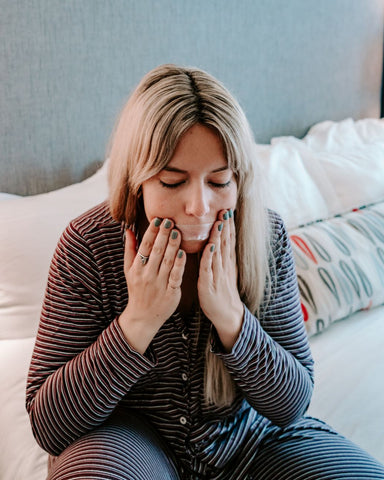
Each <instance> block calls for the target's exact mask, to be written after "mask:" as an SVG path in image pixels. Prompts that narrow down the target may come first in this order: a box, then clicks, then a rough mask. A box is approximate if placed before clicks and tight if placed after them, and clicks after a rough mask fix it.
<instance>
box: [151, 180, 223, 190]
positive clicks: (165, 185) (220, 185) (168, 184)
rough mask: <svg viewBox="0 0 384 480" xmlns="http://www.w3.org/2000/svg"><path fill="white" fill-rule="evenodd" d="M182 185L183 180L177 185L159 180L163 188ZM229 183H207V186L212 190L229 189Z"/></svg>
mask: <svg viewBox="0 0 384 480" xmlns="http://www.w3.org/2000/svg"><path fill="white" fill-rule="evenodd" d="M184 183H185V180H183V181H182V182H177V183H166V182H163V181H162V180H160V184H161V186H162V187H164V188H177V187H180V186H181V185H183V184H184ZM230 183H231V180H229V181H228V182H226V183H216V182H209V184H210V185H211V186H212V187H214V188H225V187H229V185H230Z"/></svg>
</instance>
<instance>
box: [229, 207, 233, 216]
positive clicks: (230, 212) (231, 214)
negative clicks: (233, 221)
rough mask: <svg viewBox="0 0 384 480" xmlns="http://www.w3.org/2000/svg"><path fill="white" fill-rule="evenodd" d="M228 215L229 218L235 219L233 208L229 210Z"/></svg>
mask: <svg viewBox="0 0 384 480" xmlns="http://www.w3.org/2000/svg"><path fill="white" fill-rule="evenodd" d="M228 215H229V218H232V217H233V210H232V208H230V209H229V210H228Z"/></svg>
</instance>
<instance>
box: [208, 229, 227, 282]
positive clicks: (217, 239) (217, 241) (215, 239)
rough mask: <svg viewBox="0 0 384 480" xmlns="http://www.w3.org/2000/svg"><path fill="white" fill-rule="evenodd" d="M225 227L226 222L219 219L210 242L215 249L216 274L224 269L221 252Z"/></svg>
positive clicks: (213, 270) (213, 269) (213, 268)
mask: <svg viewBox="0 0 384 480" xmlns="http://www.w3.org/2000/svg"><path fill="white" fill-rule="evenodd" d="M223 229H224V222H223V221H221V220H218V221H217V222H215V224H214V225H213V228H212V231H211V236H210V239H209V243H213V244H214V246H215V247H214V250H213V252H211V253H212V272H213V274H214V275H219V274H220V271H221V269H222V266H223V264H222V257H221V255H222V253H221V234H222V232H223Z"/></svg>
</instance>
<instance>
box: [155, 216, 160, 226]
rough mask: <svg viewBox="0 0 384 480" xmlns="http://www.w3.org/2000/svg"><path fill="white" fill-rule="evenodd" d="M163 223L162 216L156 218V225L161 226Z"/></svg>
mask: <svg viewBox="0 0 384 480" xmlns="http://www.w3.org/2000/svg"><path fill="white" fill-rule="evenodd" d="M160 225H161V218H155V227H160Z"/></svg>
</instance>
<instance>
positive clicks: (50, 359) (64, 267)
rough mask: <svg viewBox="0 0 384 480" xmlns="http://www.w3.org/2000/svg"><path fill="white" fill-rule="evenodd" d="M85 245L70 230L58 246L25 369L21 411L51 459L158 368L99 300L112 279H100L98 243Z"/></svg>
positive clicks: (74, 230)
mask: <svg viewBox="0 0 384 480" xmlns="http://www.w3.org/2000/svg"><path fill="white" fill-rule="evenodd" d="M89 245H92V242H91V241H90V240H89V239H88V243H86V242H85V240H84V239H83V238H82V236H81V235H80V233H79V232H78V230H77V228H76V227H75V226H74V224H73V223H72V224H71V225H70V226H69V227H68V228H67V230H66V231H65V232H64V234H63V236H62V238H61V240H60V242H59V245H58V247H57V249H56V252H55V254H54V258H53V260H52V264H51V268H50V272H49V278H48V285H47V289H46V294H45V299H44V303H43V309H42V314H41V320H40V325H39V330H38V334H37V339H36V344H35V348H34V352H33V356H32V361H31V365H30V370H29V376H28V384H27V399H26V406H27V410H28V413H29V415H30V420H31V424H32V429H33V432H34V435H35V437H36V440H37V441H38V443H39V444H40V446H41V447H42V448H44V449H45V450H46V451H48V452H49V453H51V454H54V455H57V454H59V453H60V452H61V451H62V450H63V449H64V448H65V447H66V446H67V445H69V444H70V443H72V442H73V441H74V440H75V439H76V438H78V437H79V436H81V435H82V434H84V433H86V432H87V431H88V430H90V429H91V428H94V427H95V426H97V425H99V424H101V423H102V422H103V421H104V420H106V418H107V417H108V416H109V415H110V414H111V413H112V411H113V410H114V409H115V407H116V406H117V404H118V403H119V402H120V401H121V399H122V398H123V397H124V396H125V395H126V394H127V392H129V391H130V389H131V388H132V386H134V385H135V384H136V382H137V381H138V380H139V379H140V378H142V377H143V376H144V375H145V374H146V373H147V372H148V371H150V370H151V369H152V368H153V366H154V365H155V364H156V360H155V359H154V358H150V356H149V357H148V356H142V355H140V354H139V353H137V352H135V351H134V350H132V349H131V348H130V346H129V345H128V343H127V342H126V341H125V338H124V336H123V334H122V332H121V330H120V328H119V326H118V323H117V320H116V318H115V313H114V312H113V311H112V309H110V310H109V311H105V308H106V307H105V306H106V305H108V304H109V303H110V302H108V301H106V299H104V302H103V301H102V300H103V292H102V288H101V287H100V285H102V283H103V282H105V281H110V282H113V278H112V277H113V275H111V276H110V278H104V277H103V278H102V277H100V269H98V266H97V264H96V260H95V259H97V257H98V254H97V251H98V249H97V244H94V245H93V247H92V248H91V247H90V246H89ZM118 247H119V246H118V245H116V248H118ZM113 248H114V247H113V245H112V246H111V249H112V250H113ZM91 250H93V251H91ZM95 252H96V253H95ZM108 255H110V252H100V255H99V257H100V259H101V260H100V261H104V262H109V263H110V260H109V258H108ZM121 257H122V256H121ZM105 270H107V271H111V272H113V268H109V269H105ZM120 283H121V282H120Z"/></svg>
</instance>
